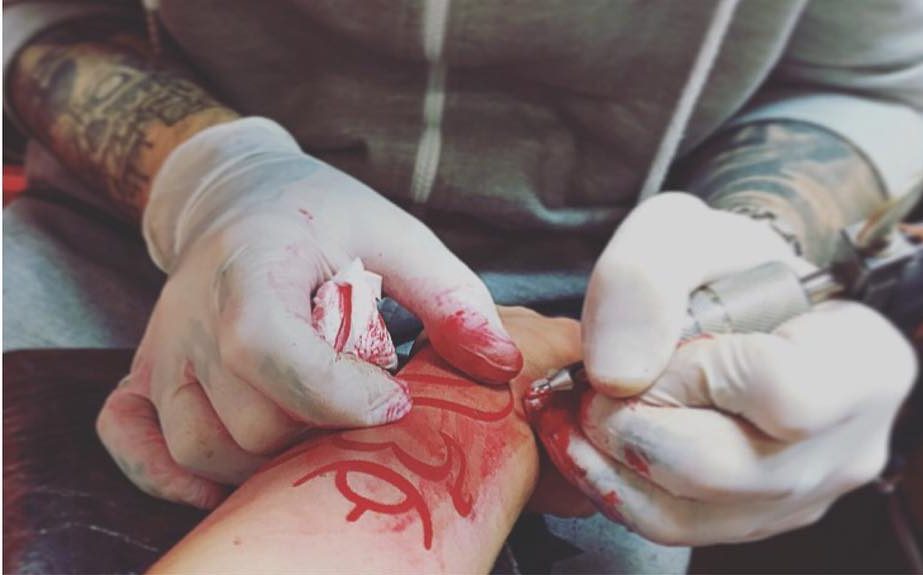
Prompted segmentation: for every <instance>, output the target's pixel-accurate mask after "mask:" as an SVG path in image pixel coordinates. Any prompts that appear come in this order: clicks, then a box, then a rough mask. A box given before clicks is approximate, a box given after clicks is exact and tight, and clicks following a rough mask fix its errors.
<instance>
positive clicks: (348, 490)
mask: <svg viewBox="0 0 923 575" xmlns="http://www.w3.org/2000/svg"><path fill="white" fill-rule="evenodd" d="M330 471H334V472H336V474H337V475H336V479H335V485H336V486H337V489H338V490H339V491H340V494H341V495H343V497H345V498H346V499H347V500H348V501H350V502H351V503H353V504H354V505H355V507H354V508H353V510H352V511H350V512H349V514H347V515H346V520H347V521H356V520H357V519H359V517H361V516H362V514H363V513H365V512H366V511H368V510H371V511H375V512H377V513H382V514H386V515H397V514H398V513H404V512H406V511H409V510H410V509H415V510H416V511H417V514H419V516H420V523H421V524H422V528H423V547H425V548H426V549H429V548H430V547H432V544H433V521H432V517H431V516H430V513H429V509H428V508H427V507H426V502H425V501H424V500H423V495H422V494H421V493H420V492H419V491H418V490H417V488H416V487H415V486H414V485H413V483H411V482H410V481H408V480H407V479H406V478H404V477H403V476H401V474H399V473H398V472H396V471H394V470H393V469H391V468H389V467H385V466H384V465H381V464H379V463H375V462H372V461H361V460H357V459H350V460H346V461H335V462H333V463H329V464H327V465H324V466H322V467H319V468H318V469H315V470H314V471H312V472H310V473H308V474H306V475H304V476H303V477H301V478H299V479H298V480H296V481H295V482H294V483H293V484H292V487H297V486H299V485H302V484H304V483H305V482H307V481H310V480H311V479H314V478H315V477H317V476H319V475H322V474H324V473H328V472H330ZM350 472H355V473H364V474H366V475H371V476H372V477H377V478H378V479H381V480H382V481H385V482H386V483H390V484H391V485H392V486H393V487H395V488H396V489H397V490H399V491H400V492H401V493H403V494H404V501H401V502H400V503H379V502H378V501H374V500H372V499H369V498H367V497H365V496H363V495H361V494H359V493H356V492H355V491H354V490H353V489H352V487H350V486H349V482H348V481H347V475H348V474H349V473H350Z"/></svg>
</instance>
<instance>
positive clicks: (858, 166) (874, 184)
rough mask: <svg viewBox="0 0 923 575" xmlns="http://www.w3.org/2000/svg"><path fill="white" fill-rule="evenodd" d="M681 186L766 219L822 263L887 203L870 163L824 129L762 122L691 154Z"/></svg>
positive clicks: (802, 251)
mask: <svg viewBox="0 0 923 575" xmlns="http://www.w3.org/2000/svg"><path fill="white" fill-rule="evenodd" d="M691 165H692V166H693V167H692V170H691V176H690V177H689V178H688V179H687V181H686V189H687V190H688V191H690V192H691V193H693V194H696V195H698V196H699V197H701V198H703V199H704V200H705V201H707V202H708V203H709V205H711V206H713V207H716V208H719V209H723V210H727V211H732V212H737V213H741V214H745V215H748V216H750V217H753V218H754V219H758V220H763V221H767V222H768V223H769V224H770V225H772V226H773V228H774V229H775V230H776V231H778V232H779V233H780V234H781V235H782V236H783V237H784V238H785V239H786V240H787V241H789V243H791V244H792V246H793V248H794V249H795V250H796V252H799V253H800V254H801V255H802V256H804V257H805V258H806V259H808V260H810V261H812V262H814V263H816V264H819V265H823V264H825V263H827V262H829V260H830V258H831V257H832V256H833V250H834V246H835V242H836V237H837V234H838V232H839V230H840V228H842V227H843V226H845V225H847V224H849V223H852V222H855V221H858V220H860V219H862V218H864V217H866V216H867V215H868V214H869V213H870V212H871V211H872V210H874V209H875V207H876V206H878V205H879V204H880V203H881V202H882V201H883V200H884V190H883V187H882V185H881V183H880V181H879V179H878V177H877V175H876V174H875V171H874V169H873V168H872V166H871V164H869V162H868V160H866V159H865V157H864V156H862V154H861V153H859V151H857V150H856V149H855V148H853V147H852V146H851V145H850V144H848V143H847V142H845V141H844V140H842V139H840V138H839V137H838V136H836V135H834V134H832V133H830V132H828V131H826V130H824V129H823V128H820V127H816V126H813V125H811V124H807V123H801V122H782V121H779V122H765V123H758V124H750V125H745V126H741V127H739V128H735V129H732V130H729V131H728V132H726V133H724V134H722V135H720V136H718V137H717V138H716V139H715V141H713V142H711V143H709V144H708V145H706V146H705V147H704V148H703V149H702V150H701V151H700V152H698V153H696V154H694V156H693V158H692V163H691Z"/></svg>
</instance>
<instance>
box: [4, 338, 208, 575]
mask: <svg viewBox="0 0 923 575" xmlns="http://www.w3.org/2000/svg"><path fill="white" fill-rule="evenodd" d="M130 360H131V351H129V350H36V351H16V352H11V353H7V354H4V356H3V478H4V482H3V572H4V573H138V572H141V571H143V570H144V569H145V568H147V567H148V566H149V565H151V564H152V563H153V562H154V561H155V560H156V559H157V557H159V556H160V555H161V554H162V553H163V552H165V551H166V550H167V549H169V548H170V547H171V546H172V545H173V544H174V543H176V542H177V541H178V540H179V539H180V538H181V537H182V536H183V535H184V534H185V533H187V532H188V531H189V530H190V529H191V528H192V527H193V526H194V525H195V524H196V523H198V522H199V521H200V520H201V519H202V517H204V513H203V512H201V511H197V510H194V509H191V508H188V507H183V506H179V505H173V504H170V503H166V502H164V501H160V500H158V499H154V498H152V497H149V496H147V495H145V494H143V493H142V492H140V491H138V490H137V489H136V488H135V487H134V486H133V485H132V484H131V483H130V482H129V481H128V480H127V479H125V478H124V477H123V476H122V474H121V472H120V471H119V470H118V468H117V467H116V466H115V464H114V463H113V462H112V460H111V459H110V458H109V455H108V454H107V453H106V451H105V450H104V449H103V447H102V445H101V444H100V442H99V440H98V439H97V437H96V432H95V430H94V424H95V421H96V414H97V412H98V411H99V408H100V406H101V405H102V403H103V401H104V400H105V398H106V395H107V394H108V392H109V390H110V389H112V387H113V386H115V384H116V382H117V381H118V380H119V379H120V378H121V377H122V376H123V375H124V374H125V373H127V371H128V366H129V362H130Z"/></svg>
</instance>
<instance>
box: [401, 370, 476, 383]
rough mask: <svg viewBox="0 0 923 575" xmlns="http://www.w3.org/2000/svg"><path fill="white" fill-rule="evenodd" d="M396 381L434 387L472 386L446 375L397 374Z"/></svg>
mask: <svg viewBox="0 0 923 575" xmlns="http://www.w3.org/2000/svg"><path fill="white" fill-rule="evenodd" d="M397 377H398V379H403V380H404V381H406V382H416V383H431V384H434V385H457V386H461V385H474V384H472V383H471V382H470V381H468V380H466V379H463V378H461V377H453V376H446V375H431V374H426V373H408V374H403V373H402V374H399V375H398V376H397Z"/></svg>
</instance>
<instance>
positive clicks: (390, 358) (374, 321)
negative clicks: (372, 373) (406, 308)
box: [311, 259, 397, 369]
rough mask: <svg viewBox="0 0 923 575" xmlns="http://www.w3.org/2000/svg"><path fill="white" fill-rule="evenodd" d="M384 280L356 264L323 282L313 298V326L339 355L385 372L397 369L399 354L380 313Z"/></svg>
mask: <svg viewBox="0 0 923 575" xmlns="http://www.w3.org/2000/svg"><path fill="white" fill-rule="evenodd" d="M380 297H381V278H380V277H379V276H377V275H375V274H373V273H371V272H367V271H365V269H364V268H363V267H362V262H361V261H359V260H358V259H357V260H354V261H353V262H352V263H351V264H350V265H348V266H347V267H345V268H343V269H342V270H340V272H339V273H337V274H336V275H335V276H334V277H333V278H331V279H330V280H328V281H326V282H324V283H323V284H322V285H321V286H320V288H318V290H317V293H316V294H315V296H314V307H313V309H312V310H311V325H312V326H313V327H314V329H315V330H316V331H317V333H318V334H320V336H321V337H322V338H324V340H325V341H326V342H327V343H329V344H330V345H331V346H333V348H334V350H336V351H337V353H351V354H353V355H355V356H356V357H358V358H360V359H363V360H365V361H367V362H369V363H373V364H375V365H377V366H380V367H383V368H385V369H393V368H395V367H397V351H396V350H395V349H394V343H393V342H392V341H391V334H389V333H388V329H387V327H386V326H385V321H384V319H383V318H382V317H381V314H380V313H378V300H379V298H380Z"/></svg>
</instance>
